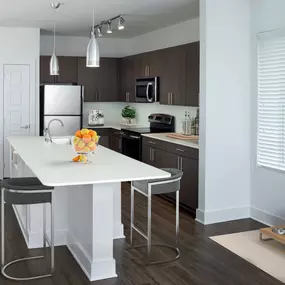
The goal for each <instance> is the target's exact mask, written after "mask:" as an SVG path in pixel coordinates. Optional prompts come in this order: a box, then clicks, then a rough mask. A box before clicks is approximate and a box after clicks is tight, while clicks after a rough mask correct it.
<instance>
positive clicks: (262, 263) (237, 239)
mask: <svg viewBox="0 0 285 285" xmlns="http://www.w3.org/2000/svg"><path fill="white" fill-rule="evenodd" d="M263 238H266V236H263ZM211 239H212V240H213V241H215V242H217V243H218V244H220V245H221V246H223V247H225V248H227V249H228V250H230V251H231V252H233V253H235V254H237V255H238V256H240V257H241V258H243V259H245V260H247V261H248V262H250V263H252V264H254V265H255V266H256V267H258V268H260V269H261V270H263V271H265V272H266V273H268V274H270V275H271V276H273V277H275V278H276V279H278V280H280V281H281V282H283V283H285V269H284V268H285V246H284V245H281V244H279V243H277V242H275V241H263V242H261V241H260V240H259V231H250V232H242V233H237V234H229V235H221V236H215V237H211Z"/></svg>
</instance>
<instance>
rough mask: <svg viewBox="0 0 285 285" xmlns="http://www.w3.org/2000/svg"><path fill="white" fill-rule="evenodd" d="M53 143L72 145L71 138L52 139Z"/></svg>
mask: <svg viewBox="0 0 285 285" xmlns="http://www.w3.org/2000/svg"><path fill="white" fill-rule="evenodd" d="M52 143H54V144H61V145H71V137H52Z"/></svg>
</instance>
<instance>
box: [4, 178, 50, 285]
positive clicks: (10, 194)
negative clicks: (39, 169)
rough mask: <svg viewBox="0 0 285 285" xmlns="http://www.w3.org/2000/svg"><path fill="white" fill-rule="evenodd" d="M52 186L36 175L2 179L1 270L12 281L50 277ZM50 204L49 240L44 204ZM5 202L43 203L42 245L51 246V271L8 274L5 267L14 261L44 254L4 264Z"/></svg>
mask: <svg viewBox="0 0 285 285" xmlns="http://www.w3.org/2000/svg"><path fill="white" fill-rule="evenodd" d="M53 189H54V187H50V186H45V185H43V184H42V183H41V182H40V180H39V179H38V178H36V177H21V178H11V179H5V180H3V181H2V189H1V250H2V252H1V272H2V275H3V276H4V277H6V278H7V279H10V280H14V281H28V280H35V279H40V278H46V277H50V276H51V275H52V273H53V271H54V228H53V227H54V203H53ZM47 203H50V204H51V241H50V242H49V240H48V239H47V235H46V206H45V205H46V204H47ZM5 204H10V205H33V204H43V205H44V207H43V246H44V249H45V247H46V243H48V244H49V245H50V247H51V273H50V274H45V275H39V276H34V277H28V278H17V277H13V276H10V275H8V274H7V273H6V272H5V271H6V269H7V268H8V267H9V266H10V265H12V264H15V263H18V262H22V261H27V260H34V259H41V258H44V256H36V257H27V258H21V259H17V260H14V261H11V262H9V263H7V264H5V211H4V210H5V208H4V207H5Z"/></svg>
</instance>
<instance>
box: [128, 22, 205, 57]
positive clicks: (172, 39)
mask: <svg viewBox="0 0 285 285" xmlns="http://www.w3.org/2000/svg"><path fill="white" fill-rule="evenodd" d="M199 38H200V36H199V18H197V19H192V20H188V21H186V22H182V23H179V24H176V25H173V26H169V27H166V28H163V29H159V30H157V31H154V32H150V33H147V34H145V35H141V36H138V37H134V38H133V39H132V41H131V44H132V50H131V54H139V53H143V52H148V51H153V50H158V49H164V48H168V47H172V46H177V45H183V44H187V43H191V42H197V41H199Z"/></svg>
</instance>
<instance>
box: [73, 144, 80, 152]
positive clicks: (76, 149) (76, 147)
mask: <svg viewBox="0 0 285 285" xmlns="http://www.w3.org/2000/svg"><path fill="white" fill-rule="evenodd" d="M74 148H75V151H81V150H82V148H81V147H79V146H78V145H76V146H75V147H74Z"/></svg>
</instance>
